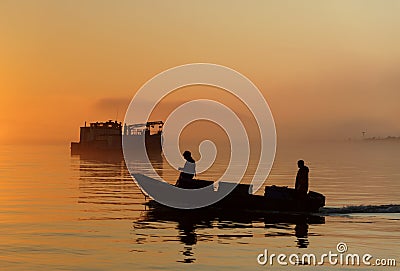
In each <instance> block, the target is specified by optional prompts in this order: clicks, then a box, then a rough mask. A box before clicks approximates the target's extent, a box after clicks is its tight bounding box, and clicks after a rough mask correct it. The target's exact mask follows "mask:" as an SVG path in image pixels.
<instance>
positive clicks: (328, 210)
mask: <svg viewBox="0 0 400 271" xmlns="http://www.w3.org/2000/svg"><path fill="white" fill-rule="evenodd" d="M320 212H321V213H322V214H354V213H366V214H372V213H400V205H397V204H388V205H357V206H345V207H338V208H335V207H324V208H321V209H320Z"/></svg>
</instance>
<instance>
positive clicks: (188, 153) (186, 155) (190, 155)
mask: <svg viewBox="0 0 400 271" xmlns="http://www.w3.org/2000/svg"><path fill="white" fill-rule="evenodd" d="M182 155H183V157H184V158H185V159H186V160H187V159H188V158H190V157H192V153H191V152H190V151H184V152H183V154H182Z"/></svg>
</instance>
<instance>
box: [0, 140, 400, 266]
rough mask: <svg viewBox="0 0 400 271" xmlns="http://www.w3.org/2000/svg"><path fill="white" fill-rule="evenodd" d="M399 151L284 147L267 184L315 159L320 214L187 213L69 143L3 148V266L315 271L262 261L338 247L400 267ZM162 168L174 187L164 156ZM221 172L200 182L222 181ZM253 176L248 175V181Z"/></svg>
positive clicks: (283, 181) (378, 146)
mask: <svg viewBox="0 0 400 271" xmlns="http://www.w3.org/2000/svg"><path fill="white" fill-rule="evenodd" d="M399 153H400V144H398V143H397V144H396V143H368V144H367V143H365V144H364V143H342V144H321V146H303V147H299V146H296V147H290V146H286V147H279V149H278V152H277V157H276V161H275V164H274V167H273V169H272V172H271V175H270V176H269V178H268V180H267V184H276V185H288V186H292V185H293V179H294V176H295V174H296V170H297V169H296V161H297V160H298V159H299V158H302V159H304V160H306V162H307V163H308V165H309V167H310V170H311V173H310V177H311V185H310V186H311V189H312V190H315V191H319V192H321V193H324V194H325V195H326V196H327V208H325V209H324V210H322V212H321V213H319V214H314V215H312V216H300V215H293V214H292V215H288V214H279V213H278V214H277V213H271V214H254V213H253V214H252V213H245V214H244V213H239V212H236V213H233V214H232V213H223V214H221V213H219V214H213V213H206V214H204V213H203V214H198V213H196V214H181V213H170V212H165V211H160V210H154V209H150V208H148V207H146V206H145V205H144V203H145V202H146V200H145V199H144V197H143V195H142V193H141V192H140V190H139V189H138V188H137V187H136V185H135V184H134V182H133V181H132V179H131V178H130V175H129V173H128V172H127V170H126V168H125V166H124V163H123V161H122V160H121V159H118V158H113V157H107V158H101V159H100V157H79V156H70V154H69V149H68V146H65V145H62V146H2V147H1V149H0V236H1V243H0V270H265V269H271V268H274V269H287V268H290V270H292V269H294V268H296V269H299V270H301V269H307V268H308V270H309V269H310V268H315V267H310V266H305V265H300V266H296V267H290V266H289V267H288V266H279V265H278V264H277V263H274V265H273V266H272V267H271V266H268V265H267V266H260V265H258V264H257V261H256V257H257V255H258V254H260V253H262V252H263V251H264V249H268V251H269V252H270V253H276V254H279V253H285V254H287V255H289V254H291V253H295V254H298V255H301V254H304V253H315V254H317V255H321V254H323V253H328V252H329V251H330V250H331V251H333V252H336V245H337V243H339V242H341V241H342V242H345V243H346V244H347V246H348V252H349V253H358V254H361V255H362V254H364V253H370V254H372V255H373V256H374V258H395V259H396V260H397V267H369V268H368V270H396V268H398V266H399V265H400V257H399V252H400V236H399V229H400V228H399V222H400V214H399V205H398V204H400V201H399V197H398V195H399V194H400V167H399V165H400V155H399ZM154 165H155V167H156V168H157V171H158V172H159V174H161V175H162V176H163V177H164V178H165V179H167V180H168V181H170V182H174V180H175V179H176V176H177V172H175V171H174V170H173V169H171V168H170V167H169V166H168V165H166V162H165V161H163V160H162V159H158V160H156V161H154ZM224 166H225V164H224V163H222V162H221V163H216V165H215V166H214V167H213V168H212V169H211V170H210V171H209V172H206V173H205V174H202V175H201V176H199V177H200V178H204V179H215V176H217V175H218V174H219V173H220V172H221V171H222V170H224ZM251 177H252V174H251V170H250V172H249V174H248V175H246V178H245V180H244V182H249V181H250V179H251ZM383 204H393V205H394V206H391V207H381V208H379V205H383ZM348 205H351V206H358V207H353V208H350V209H349V208H347V209H346V208H343V206H348ZM359 205H372V207H369V208H365V207H362V206H361V207H360V206H359ZM318 268H319V269H320V270H332V269H337V270H339V269H340V270H346V269H348V270H355V269H360V270H364V268H365V266H359V267H357V266H354V267H348V266H340V265H336V266H332V265H328V264H327V263H326V264H325V265H324V266H320V267H318ZM287 270H289V269H287Z"/></svg>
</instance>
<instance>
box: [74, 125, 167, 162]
mask: <svg viewBox="0 0 400 271" xmlns="http://www.w3.org/2000/svg"><path fill="white" fill-rule="evenodd" d="M163 126H164V122H162V121H151V122H146V123H139V124H130V125H128V124H126V123H125V124H124V125H122V123H121V122H117V121H112V120H109V121H106V122H91V123H90V124H89V126H87V125H86V122H85V126H83V127H80V135H79V142H71V154H73V155H75V154H89V153H105V154H121V155H122V139H123V141H124V144H126V145H127V146H128V147H129V148H131V149H135V148H140V146H141V144H142V140H143V136H144V138H145V146H146V151H147V152H148V153H151V154H158V155H161V152H162V129H163Z"/></svg>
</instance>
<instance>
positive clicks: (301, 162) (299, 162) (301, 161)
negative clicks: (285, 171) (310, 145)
mask: <svg viewBox="0 0 400 271" xmlns="http://www.w3.org/2000/svg"><path fill="white" fill-rule="evenodd" d="M297 166H298V167H299V168H302V167H304V161H303V160H299V161H297Z"/></svg>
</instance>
